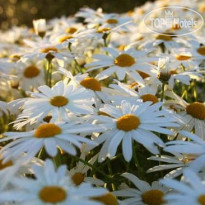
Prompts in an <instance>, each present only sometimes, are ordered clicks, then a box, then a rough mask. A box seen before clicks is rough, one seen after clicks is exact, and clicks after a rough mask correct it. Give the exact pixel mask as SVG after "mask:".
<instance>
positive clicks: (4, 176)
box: [0, 154, 43, 190]
mask: <svg viewBox="0 0 205 205" xmlns="http://www.w3.org/2000/svg"><path fill="white" fill-rule="evenodd" d="M33 164H36V165H37V164H38V165H43V161H42V160H40V159H38V158H32V159H30V160H25V155H24V154H22V155H20V156H18V157H16V156H15V157H13V158H11V159H10V160H9V161H8V160H7V161H5V160H4V159H3V158H2V157H1V158H0V179H1V184H0V190H6V189H9V187H10V186H11V181H12V179H13V178H14V177H16V176H21V177H23V176H25V174H33V172H32V169H31V166H32V165H33Z"/></svg>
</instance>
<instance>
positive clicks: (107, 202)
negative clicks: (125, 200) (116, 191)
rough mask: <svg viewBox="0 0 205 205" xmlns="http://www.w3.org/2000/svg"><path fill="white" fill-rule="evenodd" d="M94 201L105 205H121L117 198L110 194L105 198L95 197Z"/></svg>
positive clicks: (104, 196)
mask: <svg viewBox="0 0 205 205" xmlns="http://www.w3.org/2000/svg"><path fill="white" fill-rule="evenodd" d="M92 199H93V200H94V201H99V202H101V203H102V204H104V205H119V203H118V201H117V198H116V196H115V195H113V194H112V193H110V192H108V193H107V194H105V195H103V196H98V197H93V198H92Z"/></svg>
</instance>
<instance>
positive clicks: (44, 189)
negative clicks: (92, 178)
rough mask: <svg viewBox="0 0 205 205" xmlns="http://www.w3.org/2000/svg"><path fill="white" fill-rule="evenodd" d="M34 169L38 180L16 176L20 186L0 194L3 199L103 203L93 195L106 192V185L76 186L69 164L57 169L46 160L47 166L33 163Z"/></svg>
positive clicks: (61, 204)
mask: <svg viewBox="0 0 205 205" xmlns="http://www.w3.org/2000/svg"><path fill="white" fill-rule="evenodd" d="M33 170H34V174H35V179H29V178H15V179H14V180H13V181H12V184H13V185H14V186H15V187H18V189H17V190H9V191H7V192H4V193H1V194H0V201H5V202H6V201H10V202H11V201H15V202H19V203H21V204H28V205H32V204H38V205H44V204H48V205H54V204H56V205H67V204H79V205H100V204H101V203H98V202H97V201H94V200H92V199H91V198H92V197H98V196H101V195H104V194H105V193H106V192H107V191H106V189H104V188H94V187H92V186H91V185H90V184H87V183H83V184H82V185H80V186H78V187H76V186H75V185H74V184H73V183H72V181H71V179H70V177H69V176H67V175H66V166H60V167H59V168H58V169H57V170H56V169H55V167H54V164H53V163H52V162H51V160H46V162H45V166H44V167H42V166H33ZM9 196H11V197H9Z"/></svg>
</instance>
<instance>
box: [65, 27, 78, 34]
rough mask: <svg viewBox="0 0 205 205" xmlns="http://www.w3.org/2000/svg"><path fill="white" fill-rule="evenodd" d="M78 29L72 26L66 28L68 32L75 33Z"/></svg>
mask: <svg viewBox="0 0 205 205" xmlns="http://www.w3.org/2000/svg"><path fill="white" fill-rule="evenodd" d="M77 30H78V29H77V28H75V27H70V28H67V29H66V33H70V34H74V33H75V32H76V31H77Z"/></svg>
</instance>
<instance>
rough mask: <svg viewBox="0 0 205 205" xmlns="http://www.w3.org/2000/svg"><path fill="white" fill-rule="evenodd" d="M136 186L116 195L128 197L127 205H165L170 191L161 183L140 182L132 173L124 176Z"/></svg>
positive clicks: (117, 192)
mask: <svg viewBox="0 0 205 205" xmlns="http://www.w3.org/2000/svg"><path fill="white" fill-rule="evenodd" d="M122 176H123V177H125V178H127V179H128V180H129V181H131V182H132V184H134V186H135V187H136V188H125V189H122V190H119V191H115V192H114V194H115V195H116V196H118V197H126V199H125V200H123V202H125V204H127V205H162V204H164V202H165V200H164V196H165V194H166V193H167V192H168V191H169V189H168V188H167V187H165V186H163V185H162V184H161V183H159V182H157V181H155V182H152V184H151V185H149V184H148V183H147V182H146V181H142V180H140V179H139V178H138V177H136V176H135V175H133V174H131V173H124V174H122Z"/></svg>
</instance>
